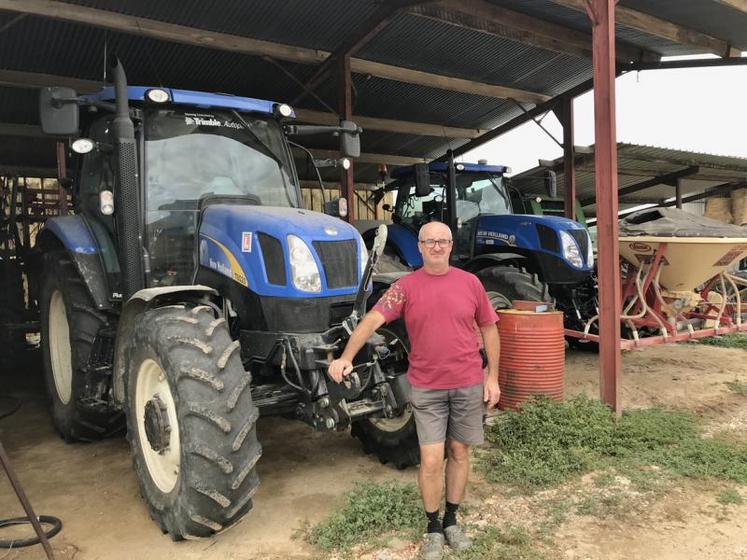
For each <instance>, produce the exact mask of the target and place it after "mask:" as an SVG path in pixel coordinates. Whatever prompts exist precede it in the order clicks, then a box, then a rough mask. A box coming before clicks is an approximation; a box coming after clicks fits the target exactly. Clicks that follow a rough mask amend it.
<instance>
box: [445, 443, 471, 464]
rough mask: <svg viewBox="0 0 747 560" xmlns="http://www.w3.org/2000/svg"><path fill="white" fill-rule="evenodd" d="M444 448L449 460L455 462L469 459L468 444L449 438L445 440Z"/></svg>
mask: <svg viewBox="0 0 747 560" xmlns="http://www.w3.org/2000/svg"><path fill="white" fill-rule="evenodd" d="M446 449H447V453H448V456H449V460H450V461H454V462H455V463H463V462H467V461H469V445H467V444H466V443H462V442H461V441H457V440H455V439H451V438H450V439H448V440H447V444H446Z"/></svg>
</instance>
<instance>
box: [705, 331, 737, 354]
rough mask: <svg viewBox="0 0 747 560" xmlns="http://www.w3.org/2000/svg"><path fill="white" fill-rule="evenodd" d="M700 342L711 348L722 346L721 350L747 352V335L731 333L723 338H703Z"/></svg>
mask: <svg viewBox="0 0 747 560" xmlns="http://www.w3.org/2000/svg"><path fill="white" fill-rule="evenodd" d="M698 342H700V343H701V344H708V345H709V346H720V347H721V348H741V349H742V350H747V334H744V333H729V334H725V335H723V336H710V337H708V338H701V339H700V340H699V341H698Z"/></svg>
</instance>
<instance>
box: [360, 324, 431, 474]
mask: <svg viewBox="0 0 747 560" xmlns="http://www.w3.org/2000/svg"><path fill="white" fill-rule="evenodd" d="M377 332H378V333H379V334H381V335H383V336H384V337H385V338H386V339H387V343H389V342H391V341H394V340H395V339H398V340H399V341H400V342H399V343H395V345H394V348H393V350H394V352H393V356H392V358H391V363H382V369H384V371H386V370H387V368H388V367H393V368H394V371H397V372H402V371H406V370H407V353H408V352H409V350H410V345H409V341H408V340H407V336H406V335H405V334H404V332H405V331H404V328H403V327H402V326H401V324H400V323H399V321H397V322H395V323H393V324H392V325H390V326H387V327H382V328H380V329H379V330H378V331H377ZM387 362H389V360H387ZM403 375H404V374H403ZM351 434H352V435H353V437H356V438H358V439H360V440H361V443H362V444H363V450H364V451H365V452H366V453H367V454H374V455H376V457H378V459H379V461H381V463H391V464H393V465H394V466H395V467H397V468H398V469H405V468H407V467H410V466H413V465H417V464H418V463H420V447H419V445H418V434H417V431H416V429H415V417H414V416H413V414H412V409H411V408H410V406H409V405H407V406H406V407H405V409H404V411H403V412H402V414H401V415H400V416H398V417H395V418H363V419H361V420H358V421H356V422H354V423H353V426H352V428H351Z"/></svg>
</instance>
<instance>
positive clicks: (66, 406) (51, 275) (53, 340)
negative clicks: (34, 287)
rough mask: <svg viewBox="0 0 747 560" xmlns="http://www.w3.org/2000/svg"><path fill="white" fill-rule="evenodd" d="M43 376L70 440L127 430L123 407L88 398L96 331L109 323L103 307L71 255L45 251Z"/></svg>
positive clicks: (54, 417) (54, 418)
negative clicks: (97, 303)
mask: <svg viewBox="0 0 747 560" xmlns="http://www.w3.org/2000/svg"><path fill="white" fill-rule="evenodd" d="M39 305H40V308H41V309H40V310H41V347H42V360H43V363H44V380H45V383H46V386H47V392H48V393H49V396H50V398H51V400H52V422H53V424H54V426H55V428H56V429H57V431H58V432H59V433H60V434H61V435H62V437H63V438H65V440H66V441H68V442H72V441H93V440H98V439H102V438H105V437H108V436H110V435H113V434H115V433H119V432H121V431H122V429H123V428H124V416H123V414H122V412H121V411H120V410H117V409H115V408H114V407H112V406H109V405H108V404H107V403H106V402H101V401H98V402H89V401H93V400H95V399H87V397H89V396H90V395H89V393H90V390H91V387H89V386H88V384H89V382H90V381H91V379H92V377H91V375H89V372H88V371H87V369H88V367H89V365H90V361H91V351H92V350H93V347H94V341H95V340H96V335H97V334H98V333H99V331H100V330H101V329H104V328H107V327H108V326H109V323H108V319H107V316H106V315H105V314H103V313H101V312H100V311H98V310H97V309H96V307H95V305H94V303H93V301H92V300H91V297H90V295H89V294H88V291H87V290H86V287H85V286H84V284H83V280H82V279H81V278H80V276H79V275H78V272H77V270H76V269H75V266H74V265H73V263H72V261H71V260H70V258H69V256H68V254H67V253H66V252H64V251H54V252H51V253H47V254H46V255H44V279H43V281H42V287H41V293H40V302H39Z"/></svg>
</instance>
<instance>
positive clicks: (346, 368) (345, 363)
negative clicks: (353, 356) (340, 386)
mask: <svg viewBox="0 0 747 560" xmlns="http://www.w3.org/2000/svg"><path fill="white" fill-rule="evenodd" d="M351 371H353V363H352V362H351V361H350V360H346V359H345V358H338V359H337V360H332V363H330V364H329V369H328V370H327V372H328V373H329V376H330V377H331V378H332V379H334V380H335V382H336V383H341V382H342V378H343V377H345V376H346V375H350V372H351Z"/></svg>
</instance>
